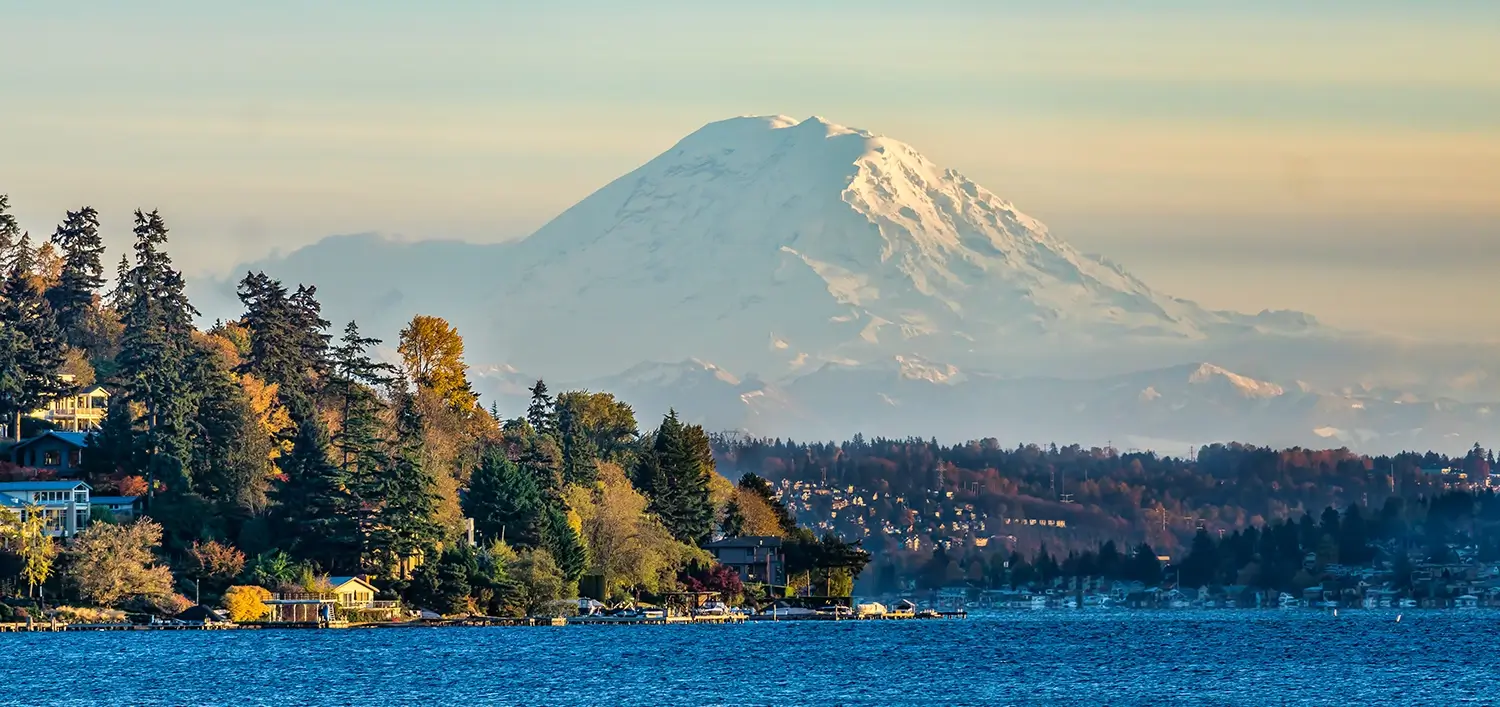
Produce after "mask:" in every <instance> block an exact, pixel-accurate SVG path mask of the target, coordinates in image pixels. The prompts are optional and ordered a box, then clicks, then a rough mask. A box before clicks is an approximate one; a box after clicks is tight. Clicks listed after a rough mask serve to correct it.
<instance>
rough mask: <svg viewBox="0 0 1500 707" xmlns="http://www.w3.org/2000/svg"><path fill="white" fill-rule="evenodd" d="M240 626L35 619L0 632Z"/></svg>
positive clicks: (9, 625) (232, 627)
mask: <svg viewBox="0 0 1500 707" xmlns="http://www.w3.org/2000/svg"><path fill="white" fill-rule="evenodd" d="M241 628H247V627H245V626H241V625H239V624H231V623H211V624H206V623H202V622H197V621H193V622H186V623H160V624H132V623H107V624H57V623H52V622H50V621H48V622H42V621H36V622H33V623H30V624H24V623H0V633H27V632H34V631H48V632H52V631H224V630H235V629H241Z"/></svg>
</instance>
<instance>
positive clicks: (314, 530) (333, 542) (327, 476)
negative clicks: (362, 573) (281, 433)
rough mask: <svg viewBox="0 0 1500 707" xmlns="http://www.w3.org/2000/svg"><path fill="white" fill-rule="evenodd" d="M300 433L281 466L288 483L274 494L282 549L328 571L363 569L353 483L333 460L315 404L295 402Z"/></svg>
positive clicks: (325, 431)
mask: <svg viewBox="0 0 1500 707" xmlns="http://www.w3.org/2000/svg"><path fill="white" fill-rule="evenodd" d="M292 407H293V412H292V417H293V419H294V420H295V422H296V424H297V434H296V437H295V438H294V440H293V442H292V450H291V452H290V453H289V454H287V455H285V456H284V457H282V459H281V462H280V466H281V469H282V472H283V474H285V476H286V480H285V481H283V482H282V483H281V484H280V485H279V486H278V487H277V488H276V490H275V498H276V501H277V502H278V504H279V507H278V508H277V516H278V520H279V525H280V535H281V538H282V544H283V545H284V546H286V547H287V548H288V549H289V550H291V551H292V552H293V553H294V554H297V555H299V556H301V557H304V558H308V559H311V560H314V561H316V562H317V563H318V565H319V566H320V567H321V568H322V569H323V570H324V571H327V572H351V573H352V572H356V571H359V570H360V569H362V562H361V555H362V552H361V551H362V549H363V547H362V545H363V543H362V542H361V539H360V536H359V527H358V525H357V515H358V509H357V508H356V505H357V499H355V497H354V495H353V494H352V493H351V492H350V488H349V480H348V479H347V478H346V476H345V474H344V472H343V470H342V469H340V468H339V467H338V465H336V464H334V463H333V461H332V460H331V459H330V458H329V452H330V449H329V442H328V431H327V429H326V428H325V427H324V425H323V423H322V421H321V420H319V419H318V415H317V411H316V410H314V409H313V406H312V403H311V402H310V401H308V400H307V399H305V398H300V397H299V398H296V399H294V400H293V404H292Z"/></svg>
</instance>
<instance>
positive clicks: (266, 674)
mask: <svg viewBox="0 0 1500 707" xmlns="http://www.w3.org/2000/svg"><path fill="white" fill-rule="evenodd" d="M1395 619H1396V617H1395V614H1394V613H1386V612H1358V611H1346V612H1343V613H1342V614H1341V615H1340V616H1337V617H1334V616H1332V615H1330V614H1326V613H1320V612H1312V611H1307V612H1276V611H1262V612H1203V613H1189V612H1180V613H1149V612H1138V613H1130V612H1114V613H1110V612H1103V613H1054V612H1044V613H1010V614H996V615H993V616H975V617H970V618H969V619H967V620H940V621H893V622H839V623H794V622H783V623H774V624H772V623H755V624H747V625H744V626H568V627H539V628H413V629H383V630H341V631H290V630H288V631H224V632H212V631H193V632H135V633H113V632H112V633H103V632H98V633H60V634H53V633H33V634H0V651H3V654H0V704H7V705H9V704H27V705H61V704H78V705H84V704H87V705H96V704H129V705H273V704H274V705H281V704H287V705H323V704H359V705H396V704H421V703H425V704H448V705H462V704H525V705H583V704H587V705H664V704H685V705H712V704H722V705H741V704H757V705H758V704H774V705H804V704H805V705H814V704H816V705H835V704H847V705H854V704H860V705H957V704H985V705H989V704H995V705H1004V704H1069V705H1085V704H1087V705H1092V704H1119V705H1145V704H1152V705H1155V704H1195V705H1204V704H1209V705H1212V704H1243V705H1282V704H1306V705H1329V704H1340V703H1347V704H1351V705H1355V704H1358V705H1371V704H1390V705H1410V704H1434V705H1452V704H1500V613H1492V612H1466V613H1460V612H1416V613H1407V614H1405V615H1404V617H1403V618H1402V620H1401V621H1400V622H1399V623H1398V622H1397V621H1396V620H1395Z"/></svg>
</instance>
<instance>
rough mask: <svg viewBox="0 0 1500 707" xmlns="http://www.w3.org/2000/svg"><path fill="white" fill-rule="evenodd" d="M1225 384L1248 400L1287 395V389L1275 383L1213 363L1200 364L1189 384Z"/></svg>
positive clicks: (1189, 379)
mask: <svg viewBox="0 0 1500 707" xmlns="http://www.w3.org/2000/svg"><path fill="white" fill-rule="evenodd" d="M1215 382H1223V383H1227V384H1228V385H1230V386H1231V387H1233V389H1234V390H1236V391H1238V392H1239V394H1240V395H1243V396H1244V397H1247V398H1277V397H1281V396H1282V395H1284V394H1285V393H1286V389H1285V388H1282V387H1281V386H1279V385H1277V384H1275V383H1268V382H1266V381H1259V380H1255V379H1254V378H1249V377H1246V376H1242V375H1240V374H1238V373H1233V372H1231V371H1228V370H1225V369H1223V368H1220V367H1219V366H1215V365H1214V364H1212V363H1203V364H1199V365H1198V367H1197V368H1196V369H1194V370H1193V372H1192V373H1191V374H1190V375H1189V376H1188V383H1191V384H1195V385H1196V384H1205V383H1215Z"/></svg>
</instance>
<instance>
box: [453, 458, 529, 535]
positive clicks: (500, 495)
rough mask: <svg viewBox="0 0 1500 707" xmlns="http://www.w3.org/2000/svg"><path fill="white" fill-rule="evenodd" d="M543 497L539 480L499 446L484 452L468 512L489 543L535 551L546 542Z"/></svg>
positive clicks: (473, 479) (472, 482) (468, 498)
mask: <svg viewBox="0 0 1500 707" xmlns="http://www.w3.org/2000/svg"><path fill="white" fill-rule="evenodd" d="M542 508H543V504H542V496H541V492H540V491H538V490H537V487H536V479H535V478H533V477H532V475H531V474H528V473H525V472H524V471H522V470H521V467H520V466H519V465H517V464H516V463H515V462H513V461H511V460H510V458H509V457H507V456H506V455H505V450H504V449H502V448H500V447H499V446H491V447H488V448H486V449H485V450H484V453H483V455H482V457H481V458H480V462H479V466H478V468H476V469H475V470H474V473H473V474H472V475H471V476H470V478H469V493H468V494H467V495H466V496H465V497H464V512H465V513H466V514H467V515H468V516H469V517H470V518H473V519H474V530H475V532H476V533H478V535H479V536H480V537H482V538H484V540H485V542H490V541H494V540H503V541H504V542H505V543H506V544H507V545H510V546H512V547H520V548H535V547H537V546H539V545H540V544H541V539H542Z"/></svg>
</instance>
